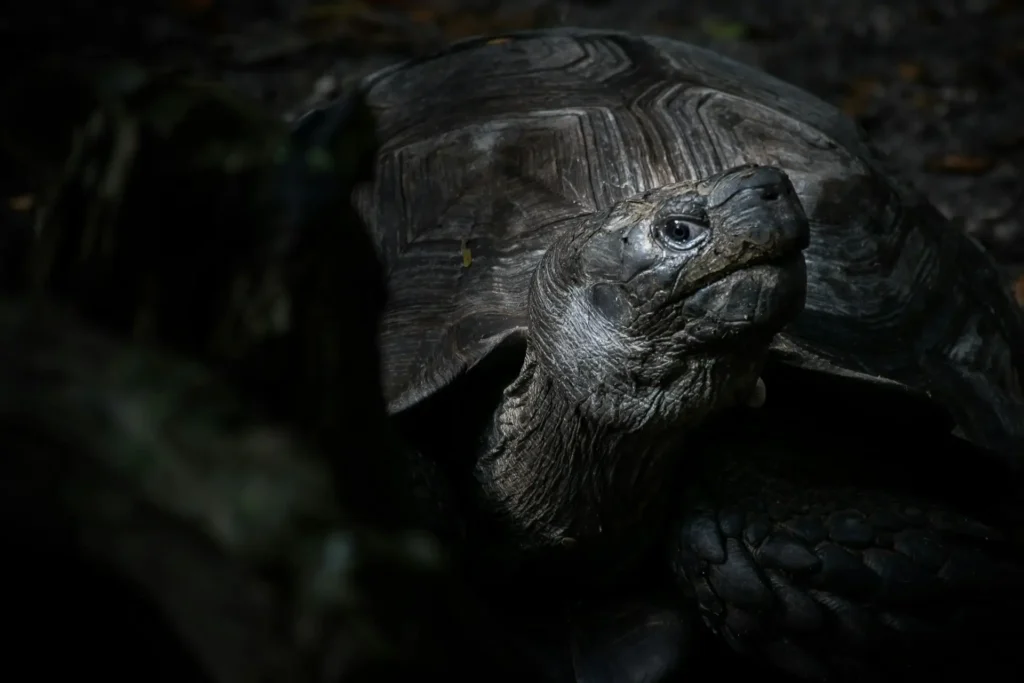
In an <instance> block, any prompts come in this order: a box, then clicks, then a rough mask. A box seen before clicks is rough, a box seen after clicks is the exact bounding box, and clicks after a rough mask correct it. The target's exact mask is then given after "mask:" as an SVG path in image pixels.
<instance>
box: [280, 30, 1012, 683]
mask: <svg viewBox="0 0 1024 683" xmlns="http://www.w3.org/2000/svg"><path fill="white" fill-rule="evenodd" d="M360 91H361V92H362V93H363V94H364V95H365V97H366V100H367V102H368V103H369V105H370V108H371V110H372V112H373V115H374V116H375V118H376V126H377V134H378V136H379V139H380V140H381V149H380V152H379V154H378V156H377V161H376V163H377V168H376V171H377V172H376V180H375V181H374V182H372V183H364V184H363V185H361V186H358V187H357V188H356V190H355V191H354V194H353V202H354V204H355V205H356V207H357V209H358V210H359V211H360V213H361V214H362V216H363V217H364V219H365V221H366V223H367V224H368V225H369V227H370V230H371V233H372V237H373V238H374V239H375V240H376V244H377V247H378V250H379V253H380V255H381V257H382V260H383V261H384V263H385V265H386V269H387V276H388V283H389V288H390V295H389V296H390V300H389V303H388V305H387V308H386V311H385V314H384V318H383V321H382V324H381V330H380V345H381V352H382V364H383V385H384V391H385V398H386V400H387V403H388V407H389V410H390V413H391V414H392V415H393V417H394V420H395V424H396V425H398V426H399V427H400V428H401V429H402V430H403V433H404V435H405V436H406V438H408V439H409V440H411V441H412V442H413V443H415V444H416V445H417V446H419V447H420V448H421V449H423V450H424V451H426V452H428V453H430V454H431V455H432V456H433V457H436V458H438V459H439V460H440V461H442V462H444V463H445V467H446V468H447V470H448V471H449V472H450V473H451V478H452V480H453V481H454V482H456V486H455V489H456V490H457V492H458V495H459V504H460V505H461V506H462V510H463V513H464V516H465V519H466V526H467V529H466V533H467V543H466V546H467V548H468V551H467V555H468V559H467V563H469V566H470V567H471V568H472V570H473V571H475V572H477V573H478V575H480V576H485V577H486V578H487V580H486V581H485V582H484V583H485V584H486V588H487V589H488V590H492V591H493V593H494V594H496V595H502V596H505V597H507V596H508V595H513V594H514V595H515V596H516V597H515V599H513V600H507V603H508V604H509V606H510V610H511V607H512V606H514V605H515V604H524V605H525V604H529V605H531V607H529V608H528V609H526V610H524V611H526V612H530V611H531V610H535V609H537V607H536V605H538V604H540V603H550V602H551V601H559V600H561V601H564V602H566V603H572V604H573V605H579V604H583V605H586V604H588V600H590V601H591V602H595V601H598V600H604V599H608V600H612V599H613V598H612V597H609V596H615V595H619V594H620V593H618V592H617V591H624V593H622V594H625V593H629V591H630V590H634V594H635V595H643V594H644V593H645V591H647V592H649V593H650V594H651V595H653V594H654V593H655V592H658V590H661V589H662V588H664V587H665V586H666V585H671V582H668V581H666V582H662V581H661V580H660V578H658V577H660V576H662V574H664V575H668V574H672V576H673V577H674V580H675V582H676V584H675V585H677V586H678V587H681V588H682V591H677V592H679V593H680V595H679V597H680V601H679V603H678V606H677V607H676V608H673V609H677V610H678V614H679V615H680V617H679V619H677V620H675V621H673V619H666V618H662V617H663V616H664V613H665V610H664V609H663V608H662V607H660V606H658V605H661V604H662V603H657V601H656V600H654V598H651V602H650V605H651V607H650V610H649V611H648V617H649V618H645V616H644V614H645V613H644V609H642V608H641V609H639V611H637V610H636V608H635V606H636V604H637V603H636V602H635V600H634V601H633V602H630V603H629V604H631V605H633V607H632V608H630V609H631V610H633V611H632V612H631V613H630V614H631V615H632V616H631V617H630V618H625V617H623V614H622V613H615V612H614V610H613V611H612V612H613V618H611V619H609V620H608V623H606V624H604V625H603V626H601V627H600V628H598V627H596V626H594V625H593V624H588V623H586V619H585V618H582V619H581V620H580V619H577V618H576V617H573V616H571V615H573V614H579V612H574V611H573V610H574V609H577V608H576V607H567V608H566V609H567V610H568V611H567V614H569V615H570V616H569V617H567V618H569V620H570V621H571V622H572V620H573V619H577V621H576V622H573V623H577V622H578V623H579V628H578V629H577V630H576V631H573V628H575V627H571V628H570V629H569V630H570V634H569V638H570V641H569V643H570V647H569V651H570V653H571V657H569V660H570V662H569V664H570V665H571V667H567V668H566V669H565V675H566V676H569V677H571V676H575V678H576V679H577V680H585V681H594V680H599V681H619V680H622V681H631V680H657V679H658V678H659V677H660V676H663V675H667V674H668V671H669V670H671V669H672V668H673V667H674V666H675V665H676V664H677V663H678V662H679V660H680V659H681V658H680V657H679V656H678V655H679V653H680V652H681V649H682V646H683V643H682V642H677V641H682V640H685V638H684V634H685V633H686V629H684V628H681V627H680V623H682V621H683V616H682V615H684V613H685V610H686V609H687V605H692V604H696V605H698V606H699V609H700V613H701V614H702V616H703V619H704V621H705V622H706V623H707V624H708V625H709V626H710V627H711V630H712V631H713V632H715V633H717V634H719V635H720V636H721V639H722V640H723V641H724V642H726V643H728V645H730V646H731V647H732V648H734V649H736V650H740V651H744V652H747V653H751V654H755V655H759V656H761V657H763V658H764V659H766V660H767V661H769V662H772V663H774V664H775V665H777V666H778V667H781V668H782V669H784V670H785V671H788V672H789V673H792V674H798V675H800V676H801V677H803V678H808V679H817V680H833V679H851V680H864V679H867V678H879V679H882V680H884V679H885V678H886V677H887V676H893V675H897V674H900V675H906V674H907V672H913V671H917V672H922V671H924V670H925V669H926V668H927V667H928V666H938V664H937V663H938V662H945V663H946V664H948V662H949V658H948V657H944V655H947V654H950V653H953V652H954V650H953V649H952V648H943V647H940V645H941V644H942V643H946V642H955V643H957V644H958V645H966V644H968V641H969V642H970V644H972V645H976V646H978V647H980V648H988V647H990V646H993V645H997V644H999V643H1002V644H1003V645H1005V644H1006V642H1007V641H1006V638H1008V637H1009V635H1008V634H1011V633H1017V632H1018V631H1014V630H1013V628H1012V626H1007V625H999V626H998V627H997V626H996V625H995V622H994V620H993V618H992V617H993V615H995V614H998V613H999V610H1000V609H1002V610H1009V611H1010V612H1011V613H1012V610H1013V609H1015V607H1014V606H1017V607H1016V608H1019V605H1020V604H1021V603H1020V602H1019V599H1020V592H1019V590H1017V589H1022V588H1024V580H1022V575H1021V568H1022V567H1024V564H1022V563H1021V562H1019V561H1018V558H1017V556H1016V554H1015V553H1016V548H1017V546H1016V545H1015V541H1014V537H1013V534H1012V533H1009V532H1006V531H1005V530H1004V529H1003V528H1000V527H1003V526H1009V525H1011V524H1012V522H1011V520H1014V519H1015V516H1014V512H1015V510H1016V508H1015V507H1014V506H1013V504H1012V497H1010V493H1011V492H1012V491H1014V490H1015V488H1014V486H1015V484H1014V481H1015V472H1016V462H1015V461H1016V460H1017V459H1019V457H1020V455H1021V454H1022V453H1024V450H1022V444H1024V394H1022V377H1024V374H1022V373H1024V325H1022V320H1021V316H1020V312H1019V311H1018V310H1017V309H1016V307H1015V305H1014V304H1013V302H1012V301H1011V300H1010V299H1009V298H1008V297H1007V295H1006V293H1005V291H1004V289H1003V288H1002V286H1001V284H1000V282H999V278H998V276H997V273H996V270H995V269H994V266H993V265H992V263H991V262H990V260H989V258H988V256H987V255H986V254H985V253H984V251H983V250H982V248H981V247H980V246H979V245H977V244H976V243H975V242H973V241H972V240H971V239H969V238H968V237H967V236H965V235H963V234H961V233H960V232H959V231H957V230H955V229H953V228H952V227H951V225H950V223H949V222H948V221H947V220H946V219H944V218H943V216H942V215H940V214H939V213H938V212H937V211H936V210H935V209H934V208H933V207H931V206H930V205H929V204H928V203H927V202H926V201H924V200H923V199H922V197H921V196H920V195H919V194H918V193H916V192H915V191H914V190H913V189H911V188H910V187H908V186H907V185H906V184H905V183H904V182H902V181H901V180H900V178H899V176H898V174H897V173H896V172H895V171H894V170H892V169H891V168H890V167H889V166H888V164H887V162H886V161H885V160H884V159H883V157H882V156H881V155H880V154H879V153H878V152H876V151H875V150H874V149H873V148H872V147H871V145H870V144H869V143H868V142H867V141H866V140H865V138H864V137H863V135H862V133H861V132H860V131H859V130H858V128H857V127H856V125H855V124H854V123H853V122H851V121H850V120H848V119H847V118H846V117H845V116H843V115H842V114H841V113H840V112H839V111H838V110H836V109H834V108H833V107H831V106H829V105H827V104H825V103H824V102H822V101H820V100H818V99H816V98H815V97H813V96H811V95H809V94H808V93H806V92H804V91H802V90H800V89H798V88H796V87H793V86H791V85H787V84H786V83H783V82H780V81H779V80H776V79H775V78H773V77H771V76H769V75H767V74H764V73H761V72H759V71H757V70H755V69H752V68H750V67H747V66H744V65H742V64H740V63H737V62H735V61H731V60H729V59H726V58H724V57H721V56H718V55H716V54H714V53H712V52H709V51H706V50H703V49H700V48H697V47H694V46H690V45H687V44H684V43H681V42H676V41H673V40H669V39H665V38H659V37H649V36H648V37H642V36H632V35H627V34H623V33H617V32H608V31H588V30H578V29H556V30H551V31H536V32H524V33H515V34H510V35H502V36H492V37H481V38H476V39H470V40H467V41H464V42H460V43H457V44H455V45H454V46H451V47H450V48H448V49H446V50H443V51H441V52H440V53H438V54H435V55H432V56H429V57H424V58H419V59H415V60H413V61H410V62H407V63H404V64H400V65H397V66H394V67H392V68H389V69H385V70H384V71H381V72H378V73H376V74H374V75H371V76H369V77H368V78H367V79H365V81H364V82H363V83H362V85H361V86H360ZM322 116H323V114H322V112H320V113H315V112H314V113H312V114H310V115H309V116H307V118H306V119H304V120H303V121H301V122H300V129H301V128H302V127H308V128H315V127H316V126H317V125H319V124H318V120H319V119H320V118H322ZM766 380H767V381H766ZM766 390H767V394H765V391H766ZM765 401H767V404H766V405H765V407H763V408H760V409H759V410H752V409H751V408H752V407H758V406H760V405H761V404H763V403H765ZM901 440H902V445H897V442H900V441H901ZM915 448H917V449H921V454H919V455H914V451H915ZM982 472H984V473H985V476H984V477H980V473H982ZM1001 473H1006V476H1000V474H1001ZM1004 496H1006V497H1004ZM1007 499H1009V500H1010V501H1011V503H1010V504H1009V505H1004V504H1003V502H1004V501H1005V500H1007ZM666 548H667V553H668V556H669V558H670V559H669V560H665V557H666ZM659 558H660V562H659V561H658V559H659ZM669 566H670V567H671V572H669V571H668V568H669ZM645 577H647V578H645ZM655 586H659V588H657V589H656V588H655ZM517 589H521V590H517ZM545 589H550V590H545ZM1015 590H1016V591H1017V592H1014V591H1015ZM683 595H685V596H686V597H689V598H693V600H690V601H689V602H687V601H686V600H683V599H682V597H683ZM531 596H532V597H536V598H538V599H537V600H534V601H531V600H529V598H530V597H531ZM598 596H601V597H600V598H599V597H598ZM640 600H641V603H642V602H643V600H642V599H640ZM623 604H625V603H623ZM588 609H589V608H588ZM585 611H587V610H585ZM599 612H600V610H596V611H595V610H589V611H587V613H588V614H595V613H599ZM533 613H534V614H537V613H538V612H533ZM509 614H511V611H510V612H509ZM605 614H607V613H605ZM659 615H660V616H659ZM655 617H656V618H655ZM595 618H596V617H595ZM615 624H618V626H614V625H615ZM666 624H670V626H666ZM608 628H611V629H612V631H614V628H619V629H621V630H622V633H620V634H619V636H615V635H614V634H612V635H609V631H608V630H607V629H608ZM602 629H603V630H602ZM597 632H601V633H602V634H604V635H602V636H601V637H591V636H593V635H594V634H595V633H597ZM581 633H585V634H588V635H587V637H583V636H581V635H580V634H581ZM666 633H668V634H670V635H671V637H666ZM574 634H575V635H574ZM993 634H996V635H999V634H1002V636H1003V639H1002V640H1001V641H1000V639H999V638H998V637H996V636H995V635H993ZM996 641H999V643H997V642H996ZM595 643H597V644H598V645H595ZM965 651H970V652H979V651H980V650H957V652H959V653H961V654H962V653H963V652H965ZM986 656H987V655H986ZM964 661H968V660H964ZM969 661H972V662H974V666H975V669H973V670H974V671H977V670H978V669H977V667H978V666H980V664H978V663H979V662H981V661H994V660H992V659H990V660H982V659H978V658H974V659H971V660H969ZM943 665H945V664H943Z"/></svg>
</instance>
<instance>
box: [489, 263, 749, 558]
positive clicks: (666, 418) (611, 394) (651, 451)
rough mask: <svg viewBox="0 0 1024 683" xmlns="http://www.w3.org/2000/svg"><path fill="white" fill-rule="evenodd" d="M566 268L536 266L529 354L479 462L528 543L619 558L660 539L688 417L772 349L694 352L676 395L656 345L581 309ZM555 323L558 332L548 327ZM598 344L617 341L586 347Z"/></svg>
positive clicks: (503, 517) (507, 521) (703, 410)
mask: <svg viewBox="0 0 1024 683" xmlns="http://www.w3.org/2000/svg"><path fill="white" fill-rule="evenodd" d="M564 274H565V270H563V269H562V267H561V266H560V265H559V264H557V263H542V264H541V267H540V268H539V269H538V273H537V277H536V278H535V281H534V290H535V291H534V292H532V293H531V296H543V297H547V298H546V299H545V301H546V302H547V303H546V304H545V305H544V306H540V307H537V306H531V337H530V340H529V342H528V346H527V352H526V356H525V362H524V364H523V367H522V370H521V372H520V374H519V376H518V377H517V378H516V380H515V381H514V382H513V383H512V384H511V385H509V386H508V387H507V388H506V390H505V392H504V394H503V397H502V400H501V403H500V405H499V407H498V409H497V411H496V413H495V418H494V422H493V423H492V427H491V430H490V435H489V439H488V441H487V443H486V444H485V449H484V452H483V453H482V455H481V457H480V458H479V459H478V461H477V463H476V466H475V472H474V474H475V477H476V480H477V482H478V483H479V485H480V487H481V490H482V491H481V492H482V494H483V498H484V504H485V506H486V507H487V508H488V509H489V510H488V511H489V512H490V513H491V514H492V515H493V516H494V517H496V518H497V519H498V520H499V521H500V523H501V526H502V535H504V534H506V533H507V534H510V535H511V537H512V539H513V542H514V544H515V545H516V547H517V549H518V550H519V551H521V552H523V553H524V554H527V555H529V554H530V553H532V552H536V551H541V552H543V551H555V552H556V553H561V554H577V555H580V554H582V556H583V557H585V558H590V559H591V560H594V559H599V562H602V563H603V562H604V559H605V558H612V560H611V562H612V563H614V561H615V560H619V559H623V560H624V559H627V558H628V557H634V556H636V555H638V554H640V552H641V551H642V550H643V549H644V548H646V547H647V546H649V545H650V543H651V542H653V541H654V540H655V539H656V535H657V533H658V532H659V531H660V528H661V523H662V521H663V519H664V516H665V512H666V510H665V508H666V507H667V503H668V502H669V500H670V499H671V497H672V493H673V491H674V486H673V481H674V480H675V479H676V476H675V475H676V472H677V471H678V469H679V468H680V466H681V465H684V464H685V453H684V443H683V438H684V437H685V434H686V431H687V429H688V428H689V427H692V426H693V425H696V424H698V423H700V422H701V421H703V420H704V419H705V418H706V417H707V415H708V414H709V413H710V412H711V411H712V410H714V409H716V408H718V407H725V404H726V403H728V404H729V405H732V404H734V401H730V400H726V399H723V398H722V397H720V396H718V387H720V386H721V385H722V381H721V379H722V378H723V377H725V376H727V375H728V374H731V375H735V374H736V373H743V374H749V373H753V374H754V375H755V376H756V374H757V373H759V372H760V367H761V363H762V362H763V352H760V353H757V352H754V353H752V354H751V355H750V356H749V357H742V358H741V357H739V356H737V355H736V354H714V353H710V352H709V353H707V354H698V355H693V356H689V357H688V358H687V360H685V361H684V362H683V363H682V365H681V367H679V368H678V370H677V372H676V373H674V375H673V377H672V380H671V381H672V382H673V391H672V395H674V396H685V397H686V401H685V402H682V403H680V404H679V405H675V404H673V405H667V404H666V399H665V396H666V394H665V392H664V391H663V390H662V389H663V387H662V386H660V383H663V382H664V381H665V378H664V374H663V373H662V372H660V371H655V370H653V369H651V370H648V369H646V365H647V364H650V365H651V366H653V365H654V364H656V363H658V362H659V359H658V358H657V357H656V356H657V354H654V353H651V354H647V355H646V356H645V354H644V353H643V349H642V348H636V347H634V348H629V349H627V348H622V349H619V350H618V352H616V350H615V349H614V348H613V345H614V344H616V343H617V344H619V345H622V344H623V342H622V341H621V337H615V336H614V335H611V334H610V333H609V334H608V336H607V337H606V338H605V337H603V335H604V334H605V333H607V332H609V330H608V329H603V328H602V326H601V325H599V324H594V321H593V320H592V319H588V318H587V317H586V316H585V315H581V311H580V310H573V308H574V307H579V306H583V305H585V304H584V303H582V300H581V298H580V297H569V296H564V287H565V283H564V282H560V281H559V278H561V277H563V276H564ZM560 291H561V292H563V294H560V293H559V292H560ZM551 302H557V304H555V305H550V304H551ZM581 320H582V321H588V320H589V322H588V323H587V324H579V321H581ZM566 321H570V323H569V324H566ZM551 326H557V327H559V328H560V329H558V330H557V334H548V333H549V332H550V331H551V330H550V329H548V328H550V327H551ZM595 345H601V346H600V348H603V349H606V350H607V349H612V350H611V351H609V352H608V353H604V354H594V353H588V352H587V350H588V349H594V348H597V347H596V346H595ZM555 347H558V348H555ZM646 380H649V383H648V382H647V381H646ZM645 387H647V388H645ZM547 554H550V552H548V553H547ZM594 564H595V563H594V562H591V563H590V565H588V566H593V565H594ZM604 568H606V569H609V567H607V566H606V567H604ZM587 571H588V572H589V571H590V569H588V570H587ZM612 571H615V570H612Z"/></svg>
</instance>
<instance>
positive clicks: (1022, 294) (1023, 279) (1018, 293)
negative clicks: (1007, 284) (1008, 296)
mask: <svg viewBox="0 0 1024 683" xmlns="http://www.w3.org/2000/svg"><path fill="white" fill-rule="evenodd" d="M1013 295H1014V296H1015V297H1017V303H1018V304H1020V305H1021V306H1024V275H1021V276H1020V277H1019V278H1017V283H1016V284H1015V285H1014V286H1013Z"/></svg>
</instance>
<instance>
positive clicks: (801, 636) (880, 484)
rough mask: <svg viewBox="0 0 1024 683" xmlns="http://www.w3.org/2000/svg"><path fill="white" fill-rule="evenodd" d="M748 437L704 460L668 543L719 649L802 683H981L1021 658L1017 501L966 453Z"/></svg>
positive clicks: (814, 438)
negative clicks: (923, 682)
mask: <svg viewBox="0 0 1024 683" xmlns="http://www.w3.org/2000/svg"><path fill="white" fill-rule="evenodd" d="M733 431H734V432H735V431H736V430H733ZM748 434H749V435H750V436H746V437H742V436H737V437H733V438H732V439H730V441H729V442H726V443H718V444H717V447H716V448H714V449H711V450H713V453H709V456H711V457H709V458H708V460H709V464H708V466H707V470H706V471H705V473H704V474H705V477H704V478H703V480H702V483H701V484H700V488H701V491H700V494H701V496H702V498H701V499H700V501H699V504H698V505H696V506H694V507H691V508H690V509H689V510H688V512H687V513H686V514H685V515H684V516H683V519H682V521H681V524H680V526H679V527H678V533H676V534H675V535H674V538H673V539H672V565H673V569H674V571H675V573H676V576H677V577H678V579H679V581H680V582H681V584H682V586H683V588H684V591H685V592H686V593H687V594H689V595H691V596H694V597H695V598H696V601H697V603H698V605H699V609H700V612H701V614H702V616H703V619H704V621H705V623H706V624H707V625H708V626H709V627H710V628H711V629H712V630H713V631H714V632H715V633H717V634H718V635H719V636H720V637H721V638H723V639H724V640H725V641H726V642H727V643H728V645H730V646H731V647H732V649H734V650H736V651H738V652H741V653H745V654H747V655H750V656H752V657H754V658H757V659H760V660H761V661H762V662H763V663H766V664H771V665H774V666H775V667H778V668H780V669H782V670H783V671H786V672H788V673H790V674H792V675H794V676H796V677H797V678H800V679H803V680H814V681H869V680H870V681H874V682H877V681H888V680H908V679H909V677H912V676H914V677H916V676H928V675H935V676H937V679H938V680H955V679H954V676H970V679H978V678H979V677H984V676H985V675H986V673H988V674H991V676H992V678H993V679H995V678H998V677H999V674H1001V672H1002V670H1003V667H1007V666H1010V665H1012V663H1013V662H1018V663H1019V662H1020V661H1021V660H1022V659H1024V656H1022V654H1021V644H1022V643H1024V621H1022V620H1021V615H1022V614H1024V552H1022V546H1021V543H1020V540H1019V537H1018V534H1017V533H1015V531H1014V524H1015V522H1013V520H1012V518H1013V517H1016V514H1015V512H1014V507H1013V506H1015V505H1016V506H1018V508H1017V509H1018V510H1019V502H1017V501H1019V500H1020V499H1019V497H1018V498H1013V497H1012V496H1013V494H1014V492H1013V491H1012V490H1002V489H1003V484H1004V483H1005V478H1004V479H1000V478H999V477H998V476H996V473H997V472H998V469H997V468H996V469H993V470H992V471H991V472H988V473H986V472H984V470H985V469H986V466H985V464H984V463H983V462H982V460H983V456H982V455H980V454H978V453H976V452H970V453H968V452H965V451H964V450H962V449H963V446H962V445H958V444H957V443H956V442H955V440H954V439H953V438H952V437H943V439H945V441H941V442H936V443H932V444H924V443H921V442H920V441H918V442H917V444H915V445H917V446H920V447H922V448H923V449H924V450H923V451H922V453H923V455H922V457H921V458H920V459H916V460H915V459H914V458H912V457H911V456H908V454H907V453H908V450H909V449H908V448H907V447H906V442H900V443H902V444H903V445H901V446H899V447H898V449H897V447H895V446H887V445H886V444H885V443H872V442H870V441H869V440H867V439H864V440H859V439H858V438H857V437H856V436H854V435H852V434H846V435H841V434H836V435H834V438H831V439H829V440H822V439H820V438H819V437H821V435H814V434H807V435H803V436H799V437H798V436H796V435H794V433H793V432H789V433H788V434H785V435H782V436H778V435H777V436H776V438H773V437H771V436H770V435H765V434H764V433H758V432H757V431H756V429H755V430H752V431H751V432H748ZM694 495H696V494H694ZM1000 499H1004V500H1010V506H1009V507H1007V506H1004V505H1002V504H1001V501H1000ZM694 500H695V499H694V498H692V497H691V498H689V502H690V503H693V502H694Z"/></svg>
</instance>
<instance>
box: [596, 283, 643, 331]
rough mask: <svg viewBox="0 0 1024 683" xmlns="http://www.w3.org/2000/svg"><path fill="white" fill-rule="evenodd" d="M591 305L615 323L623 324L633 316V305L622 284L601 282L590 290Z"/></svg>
mask: <svg viewBox="0 0 1024 683" xmlns="http://www.w3.org/2000/svg"><path fill="white" fill-rule="evenodd" d="M588 295H589V299H590V305H591V306H592V307H593V309H594V311H596V312H597V313H598V314H600V315H601V316H602V317H603V318H605V319H606V320H608V321H609V322H610V323H612V324H613V325H621V324H623V323H625V322H627V321H628V320H629V319H630V318H631V317H632V316H633V306H632V305H631V304H630V302H629V295H628V294H627V293H626V291H625V289H624V288H623V286H622V285H619V284H612V283H610V282H599V283H597V284H595V285H593V286H591V287H590V289H589V291H588Z"/></svg>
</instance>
